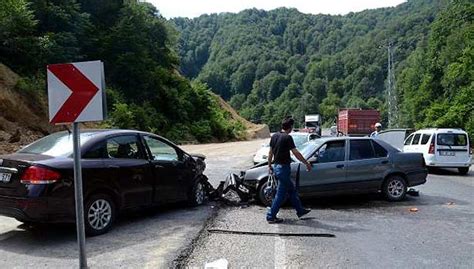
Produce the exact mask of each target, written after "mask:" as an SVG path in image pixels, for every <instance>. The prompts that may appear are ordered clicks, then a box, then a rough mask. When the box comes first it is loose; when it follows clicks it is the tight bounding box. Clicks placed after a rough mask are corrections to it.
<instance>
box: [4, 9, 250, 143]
mask: <svg viewBox="0 0 474 269" xmlns="http://www.w3.org/2000/svg"><path fill="white" fill-rule="evenodd" d="M176 41H177V32H176V30H175V29H174V28H173V27H172V26H171V24H170V23H169V22H167V21H166V20H165V19H164V18H162V17H161V16H160V15H159V12H158V10H157V9H156V8H155V7H153V6H152V5H151V4H148V3H140V2H138V1H127V0H101V1H96V0H77V1H76V0H30V1H28V0H2V1H0V63H3V64H5V65H7V66H8V67H10V68H11V69H12V70H14V71H15V72H17V73H19V74H20V75H21V76H22V79H21V80H20V82H19V85H17V87H16V90H18V91H19V92H20V93H25V92H28V93H29V94H30V95H35V96H36V98H39V99H40V100H41V99H43V100H44V96H45V93H46V83H45V75H46V65H47V64H53V63H63V62H75V61H86V60H98V59H99V60H103V61H104V63H105V73H106V84H107V94H108V105H109V114H110V118H109V121H108V122H107V123H106V125H107V126H112V127H121V128H136V129H141V130H146V131H152V132H156V133H159V134H162V135H164V136H166V137H168V138H170V139H172V140H174V141H210V140H228V139H233V138H236V137H238V136H240V135H241V134H242V132H243V131H244V126H243V124H242V123H241V122H240V121H237V120H234V118H233V117H232V115H231V114H230V113H228V112H226V111H225V110H223V109H222V108H221V106H220V105H219V101H218V99H217V98H216V97H215V96H214V95H212V93H211V92H210V91H209V90H208V88H207V87H206V86H205V85H204V84H202V83H198V82H196V83H191V82H190V81H189V80H188V79H186V78H185V77H183V76H182V75H181V74H180V73H179V72H178V70H177V68H178V64H179V57H178V54H177V53H176V52H175V51H176V49H175V48H176ZM12 120H14V119H12Z"/></svg>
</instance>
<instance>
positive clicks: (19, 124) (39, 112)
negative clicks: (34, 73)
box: [0, 63, 53, 154]
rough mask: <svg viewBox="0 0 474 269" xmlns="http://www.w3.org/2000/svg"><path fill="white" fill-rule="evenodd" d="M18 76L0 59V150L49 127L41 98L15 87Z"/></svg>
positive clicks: (23, 142) (13, 147)
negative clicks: (0, 61)
mask: <svg viewBox="0 0 474 269" xmlns="http://www.w3.org/2000/svg"><path fill="white" fill-rule="evenodd" d="M19 80H20V77H19V76H18V75H17V74H15V73H14V72H13V71H11V70H10V69H9V68H8V67H6V66H5V65H3V64H1V63H0V154H3V153H9V152H12V151H15V150H17V149H18V148H20V147H21V146H22V145H26V144H28V143H31V142H32V141H34V140H36V139H38V138H39V137H42V136H44V135H45V134H49V133H50V132H52V131H53V128H52V126H51V125H50V124H49V123H48V117H47V104H46V102H45V98H44V97H41V96H38V95H37V94H34V93H28V92H26V91H20V90H19V89H18V88H17V85H18V82H19Z"/></svg>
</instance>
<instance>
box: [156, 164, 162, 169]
mask: <svg viewBox="0 0 474 269" xmlns="http://www.w3.org/2000/svg"><path fill="white" fill-rule="evenodd" d="M154 166H155V168H163V167H164V166H163V165H159V164H155V165H154Z"/></svg>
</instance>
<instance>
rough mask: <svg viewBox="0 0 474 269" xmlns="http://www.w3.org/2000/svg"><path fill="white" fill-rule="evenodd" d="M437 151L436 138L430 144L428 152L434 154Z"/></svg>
mask: <svg viewBox="0 0 474 269" xmlns="http://www.w3.org/2000/svg"><path fill="white" fill-rule="evenodd" d="M434 153H435V143H434V139H433V140H432V141H431V144H430V149H429V150H428V154H434Z"/></svg>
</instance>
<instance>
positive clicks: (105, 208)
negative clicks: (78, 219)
mask: <svg viewBox="0 0 474 269" xmlns="http://www.w3.org/2000/svg"><path fill="white" fill-rule="evenodd" d="M85 205H86V206H85V208H84V223H85V224H84V225H85V230H86V234H87V235H88V236H96V235H101V234H104V233H106V232H108V231H109V230H110V228H112V225H113V223H114V221H115V217H116V208H115V203H114V201H113V200H112V198H111V197H110V196H109V195H107V194H93V195H92V196H90V197H89V198H88V199H87V202H86V204H85Z"/></svg>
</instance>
